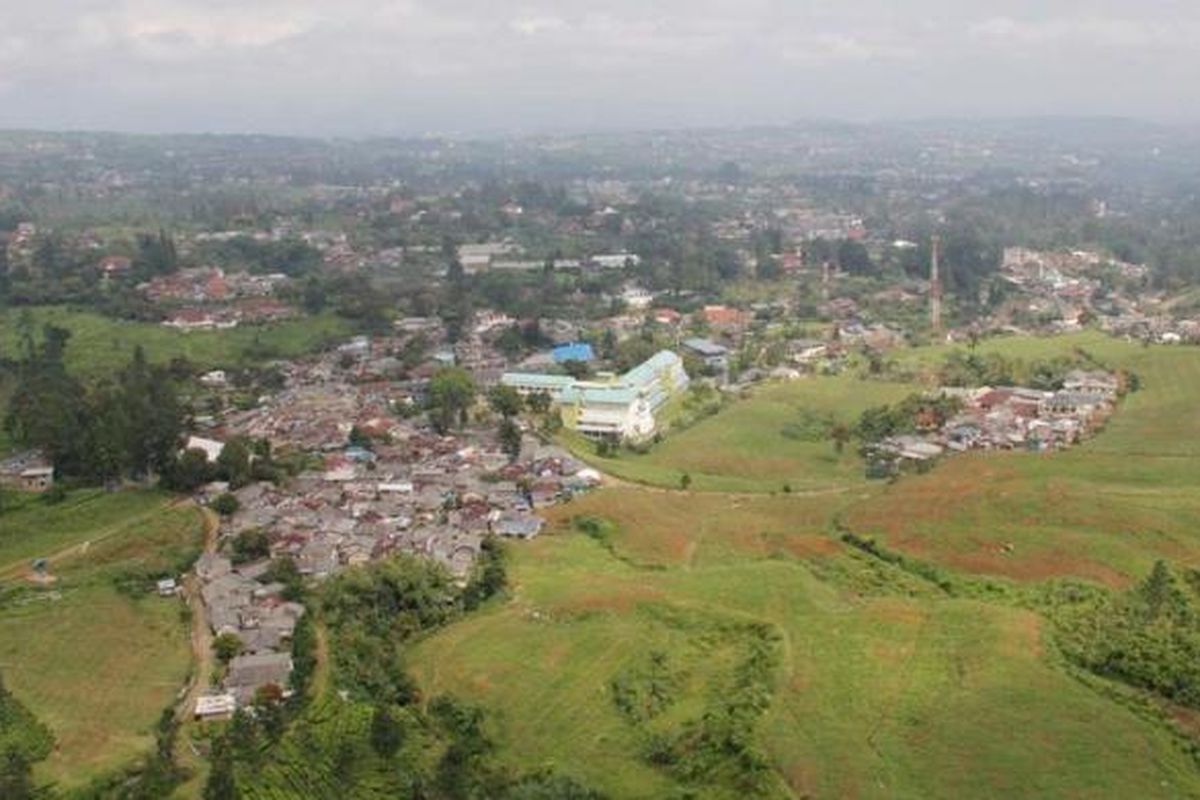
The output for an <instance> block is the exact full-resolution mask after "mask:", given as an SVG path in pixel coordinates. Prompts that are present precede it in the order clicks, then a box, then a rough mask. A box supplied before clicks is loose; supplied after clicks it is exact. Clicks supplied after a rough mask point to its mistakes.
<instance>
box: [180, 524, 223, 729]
mask: <svg viewBox="0 0 1200 800" xmlns="http://www.w3.org/2000/svg"><path fill="white" fill-rule="evenodd" d="M199 510H200V513H201V514H203V515H204V552H205V553H206V554H211V553H215V552H216V551H217V530H218V528H219V527H220V524H221V520H220V519H219V518H218V517H217V515H216V514H215V513H213V511H212V509H209V508H203V507H199ZM201 588H202V587H201V585H200V578H199V577H198V576H197V575H196V573H195V572H191V573H189V574H188V576H187V577H186V578H184V581H183V596H184V598H185V599H186V600H187V604H188V608H189V609H190V610H191V612H192V636H191V638H192V679H191V683H190V684H189V686H188V687H187V691H186V692H185V693H184V695H183V697H182V699H181V700H180V701H179V706H178V707H177V708H176V710H175V716H176V718H178V719H180V720H185V719H187V718H188V716H190V715H191V713H192V709H193V708H195V707H196V699H197V698H199V697H200V695H201V694H202V693H203V692H204V690H205V689H206V688H208V679H209V676H210V675H212V670H213V653H212V632H211V631H210V630H209V629H208V614H207V613H206V612H205V609H204V600H203V599H202V598H201V596H200V589H201Z"/></svg>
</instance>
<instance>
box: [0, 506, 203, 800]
mask: <svg viewBox="0 0 1200 800" xmlns="http://www.w3.org/2000/svg"><path fill="white" fill-rule="evenodd" d="M0 529H2V530H3V531H4V534H3V536H0V548H2V549H0V553H3V557H2V558H0V562H3V563H4V564H7V565H8V568H7V573H6V574H0V672H2V673H3V675H4V680H5V682H6V684H7V685H8V687H9V688H10V689H11V690H12V691H13V692H14V694H15V695H16V696H17V697H18V698H19V699H20V700H21V701H22V702H24V703H25V705H26V706H28V708H29V709H30V710H31V711H32V712H33V713H34V714H35V715H36V716H37V717H38V719H39V720H41V721H42V722H43V723H45V724H46V725H47V726H48V727H49V728H50V730H51V731H52V733H53V734H54V737H55V740H56V743H55V749H54V751H53V753H52V754H51V756H50V757H49V758H48V759H47V760H46V761H44V762H41V763H40V764H38V765H37V775H38V777H39V778H40V779H42V780H47V781H53V782H55V783H57V784H58V785H59V787H60V788H65V789H70V788H73V787H78V786H80V785H82V784H86V783H87V782H88V781H89V780H91V779H93V778H96V777H98V776H100V775H103V774H105V773H107V772H109V771H111V770H114V769H117V768H120V767H121V766H123V765H125V764H127V763H129V762H130V761H131V760H133V759H135V758H137V757H138V756H139V755H141V754H143V753H145V752H147V751H148V750H149V749H150V748H151V747H153V742H154V737H153V727H154V723H155V722H156V721H157V719H158V716H159V714H160V712H161V711H162V710H163V709H164V708H166V707H167V706H168V705H169V704H170V703H171V702H172V701H173V699H174V698H175V696H176V693H177V692H178V690H179V688H180V687H181V686H182V685H183V682H184V680H185V678H186V676H187V674H188V671H189V669H190V663H191V652H190V648H189V645H188V636H187V628H186V626H185V625H184V624H183V622H182V617H181V613H182V611H183V605H182V604H181V603H180V602H179V601H178V600H174V599H160V598H158V597H157V596H154V595H152V594H151V595H140V596H137V597H131V596H129V595H128V594H124V593H122V592H121V591H119V590H118V588H117V581H118V579H120V578H122V577H123V576H125V575H128V574H137V573H143V572H156V571H160V570H170V569H171V568H173V567H178V566H180V565H182V564H184V563H187V561H188V559H189V558H190V557H194V555H195V554H196V553H197V552H198V547H199V542H200V537H201V531H202V526H201V518H200V515H199V513H198V512H197V511H196V510H195V509H194V508H191V507H188V506H175V505H173V504H172V503H171V502H170V501H169V500H168V499H167V498H166V497H165V496H164V495H161V494H158V493H153V492H120V493H115V494H107V495H105V494H98V493H92V492H81V493H75V494H72V495H69V496H68V499H67V500H66V501H64V502H63V503H61V504H59V505H55V506H46V505H44V504H43V503H42V502H41V501H40V500H37V499H33V500H29V501H23V502H22V504H21V505H20V506H19V507H18V508H16V509H15V510H12V511H9V512H7V513H5V514H3V515H0ZM30 554H38V555H45V556H49V557H50V559H51V560H50V568H49V572H50V574H51V575H52V576H53V577H54V578H55V580H54V582H53V583H52V584H50V585H47V586H45V587H35V586H34V585H32V584H30V583H29V582H28V580H27V579H26V574H27V567H28V560H27V557H28V556H29V555H30Z"/></svg>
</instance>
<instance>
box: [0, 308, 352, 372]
mask: <svg viewBox="0 0 1200 800" xmlns="http://www.w3.org/2000/svg"><path fill="white" fill-rule="evenodd" d="M21 313H22V309H8V310H6V311H0V352H7V353H13V352H16V348H17V343H18V338H17V321H18V319H19V318H20V315H21ZM33 317H34V321H35V323H36V326H37V331H38V332H39V335H40V328H41V326H42V325H43V324H46V323H52V324H54V325H59V326H61V327H64V328H68V329H69V330H71V332H72V336H71V341H70V343H69V344H68V345H67V362H68V366H69V367H70V368H71V369H73V370H78V371H79V372H80V373H82V374H85V375H92V376H96V375H104V374H107V373H110V372H112V371H114V370H116V369H119V368H120V367H121V366H123V365H124V364H125V363H126V362H128V361H129V358H130V356H131V355H132V353H133V350H134V348H135V347H136V346H137V345H139V344H140V345H141V346H142V347H143V348H144V349H145V351H146V355H147V356H148V357H149V358H150V359H151V360H152V361H156V362H166V361H169V360H170V359H172V358H174V357H176V356H182V357H184V358H187V359H189V360H191V361H192V362H194V363H195V364H197V365H199V366H201V367H216V366H232V365H235V364H238V363H241V362H243V361H245V360H261V359H262V358H294V357H296V356H299V355H303V354H304V353H308V352H311V351H312V350H315V349H318V348H320V347H322V346H324V345H325V344H328V343H330V342H333V341H336V340H338V339H340V338H343V337H345V336H347V335H349V331H350V328H349V325H348V323H346V322H345V321H344V320H342V319H340V318H338V317H336V316H334V315H332V314H323V315H320V316H316V317H306V318H302V319H296V320H290V321H286V322H281V323H278V324H274V325H261V326H260V325H247V326H239V327H237V328H233V329H231V330H226V331H192V332H187V333H185V332H181V331H177V330H174V329H172V328H167V327H165V326H162V325H157V324H152V323H146V322H125V321H120V320H113V319H109V318H108V317H104V316H101V315H99V314H95V313H92V312H90V311H74V310H71V309H68V308H64V307H60V306H49V307H40V308H35V309H33ZM248 349H257V350H259V351H260V355H257V356H255V357H253V358H249V359H248V357H247V356H248Z"/></svg>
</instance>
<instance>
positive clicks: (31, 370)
mask: <svg viewBox="0 0 1200 800" xmlns="http://www.w3.org/2000/svg"><path fill="white" fill-rule="evenodd" d="M23 328H24V329H23V331H22V333H21V353H20V357H19V358H18V360H17V361H16V363H15V365H14V367H13V371H14V373H15V375H16V379H17V380H16V390H15V391H14V393H13V395H12V398H11V400H10V401H9V406H8V410H7V413H6V414H5V417H4V427H5V430H6V431H7V432H8V434H9V435H10V436H11V437H12V438H13V441H15V442H16V443H17V444H19V445H21V446H24V447H30V448H38V449H41V450H43V451H44V452H45V453H46V454H47V456H48V457H49V458H50V459H51V461H52V463H53V464H54V467H55V471H56V472H57V474H58V475H59V477H65V478H74V479H78V480H80V481H84V482H88V483H102V482H107V481H113V480H118V479H120V478H122V477H124V476H129V477H133V478H137V479H141V478H145V477H147V476H149V475H151V474H155V473H161V472H163V471H164V470H165V469H167V468H169V467H170V465H171V464H172V463H173V461H174V458H175V452H176V449H177V448H178V444H179V439H180V436H181V434H182V432H183V425H184V409H183V406H182V404H181V403H180V402H179V399H178V397H177V396H176V392H175V388H174V384H173V382H172V380H171V378H170V375H169V373H168V371H167V370H166V369H165V368H163V367H159V366H154V365H151V364H150V363H148V362H147V360H146V355H145V353H144V352H143V351H142V349H141V348H140V347H139V348H137V349H136V350H135V351H134V353H133V357H132V359H131V360H130V362H129V364H128V365H127V366H126V367H125V368H123V369H122V370H120V371H119V372H118V373H117V374H116V375H114V376H113V377H111V378H105V379H103V380H100V381H98V382H96V383H94V384H92V385H90V386H89V385H85V384H84V383H83V382H82V381H80V380H79V379H78V378H76V377H75V376H73V375H72V374H71V373H70V371H69V370H68V368H67V365H66V362H65V354H66V349H67V342H68V340H69V339H70V336H71V334H70V331H67V330H65V329H63V328H59V327H56V326H54V325H46V326H45V328H44V330H43V333H42V340H41V341H40V342H38V341H36V340H35V339H34V337H33V334H32V331H31V329H30V328H31V326H29V325H28V324H26V325H24V326H23Z"/></svg>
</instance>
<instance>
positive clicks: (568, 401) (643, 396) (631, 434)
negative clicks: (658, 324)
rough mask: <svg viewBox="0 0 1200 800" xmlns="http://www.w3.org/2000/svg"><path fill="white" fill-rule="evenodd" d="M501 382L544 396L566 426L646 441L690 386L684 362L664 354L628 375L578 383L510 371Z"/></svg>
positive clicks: (600, 435) (603, 435)
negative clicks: (665, 411) (669, 403)
mask: <svg viewBox="0 0 1200 800" xmlns="http://www.w3.org/2000/svg"><path fill="white" fill-rule="evenodd" d="M500 380H501V383H503V384H504V385H506V386H511V387H513V388H514V389H516V390H517V391H518V392H520V393H521V394H522V395H530V394H535V393H538V392H544V393H546V394H547V395H549V397H550V399H551V401H553V402H554V404H555V405H557V406H558V409H559V412H560V413H561V414H562V419H563V424H564V425H566V426H567V427H568V428H570V429H572V430H577V431H579V432H580V433H582V434H584V435H586V436H590V437H593V438H597V439H599V438H610V439H631V440H639V439H645V438H647V437H649V436H652V435H653V434H654V431H655V430H656V428H657V422H656V420H655V416H654V415H655V414H656V413H657V412H658V410H659V409H661V408H662V406H663V405H664V404H665V403H666V402H667V400H669V399H670V398H671V397H673V396H675V395H677V394H678V393H680V392H682V391H683V390H684V389H686V388H687V386H688V375H687V372H686V371H685V370H684V368H683V360H682V359H681V358H680V357H679V356H678V355H677V354H675V353H673V352H671V351H670V350H661V351H659V352H658V353H656V354H655V355H653V356H651V357H650V358H649V359H647V360H646V361H645V362H643V363H641V364H639V365H638V366H636V367H634V368H633V369H631V370H629V371H628V372H626V373H625V374H624V375H619V376H609V377H605V376H603V375H601V376H599V377H597V378H594V379H588V380H578V379H576V378H572V377H571V376H569V375H546V374H541V373H529V372H506V373H505V374H504V375H503V377H502V378H501V379H500Z"/></svg>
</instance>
